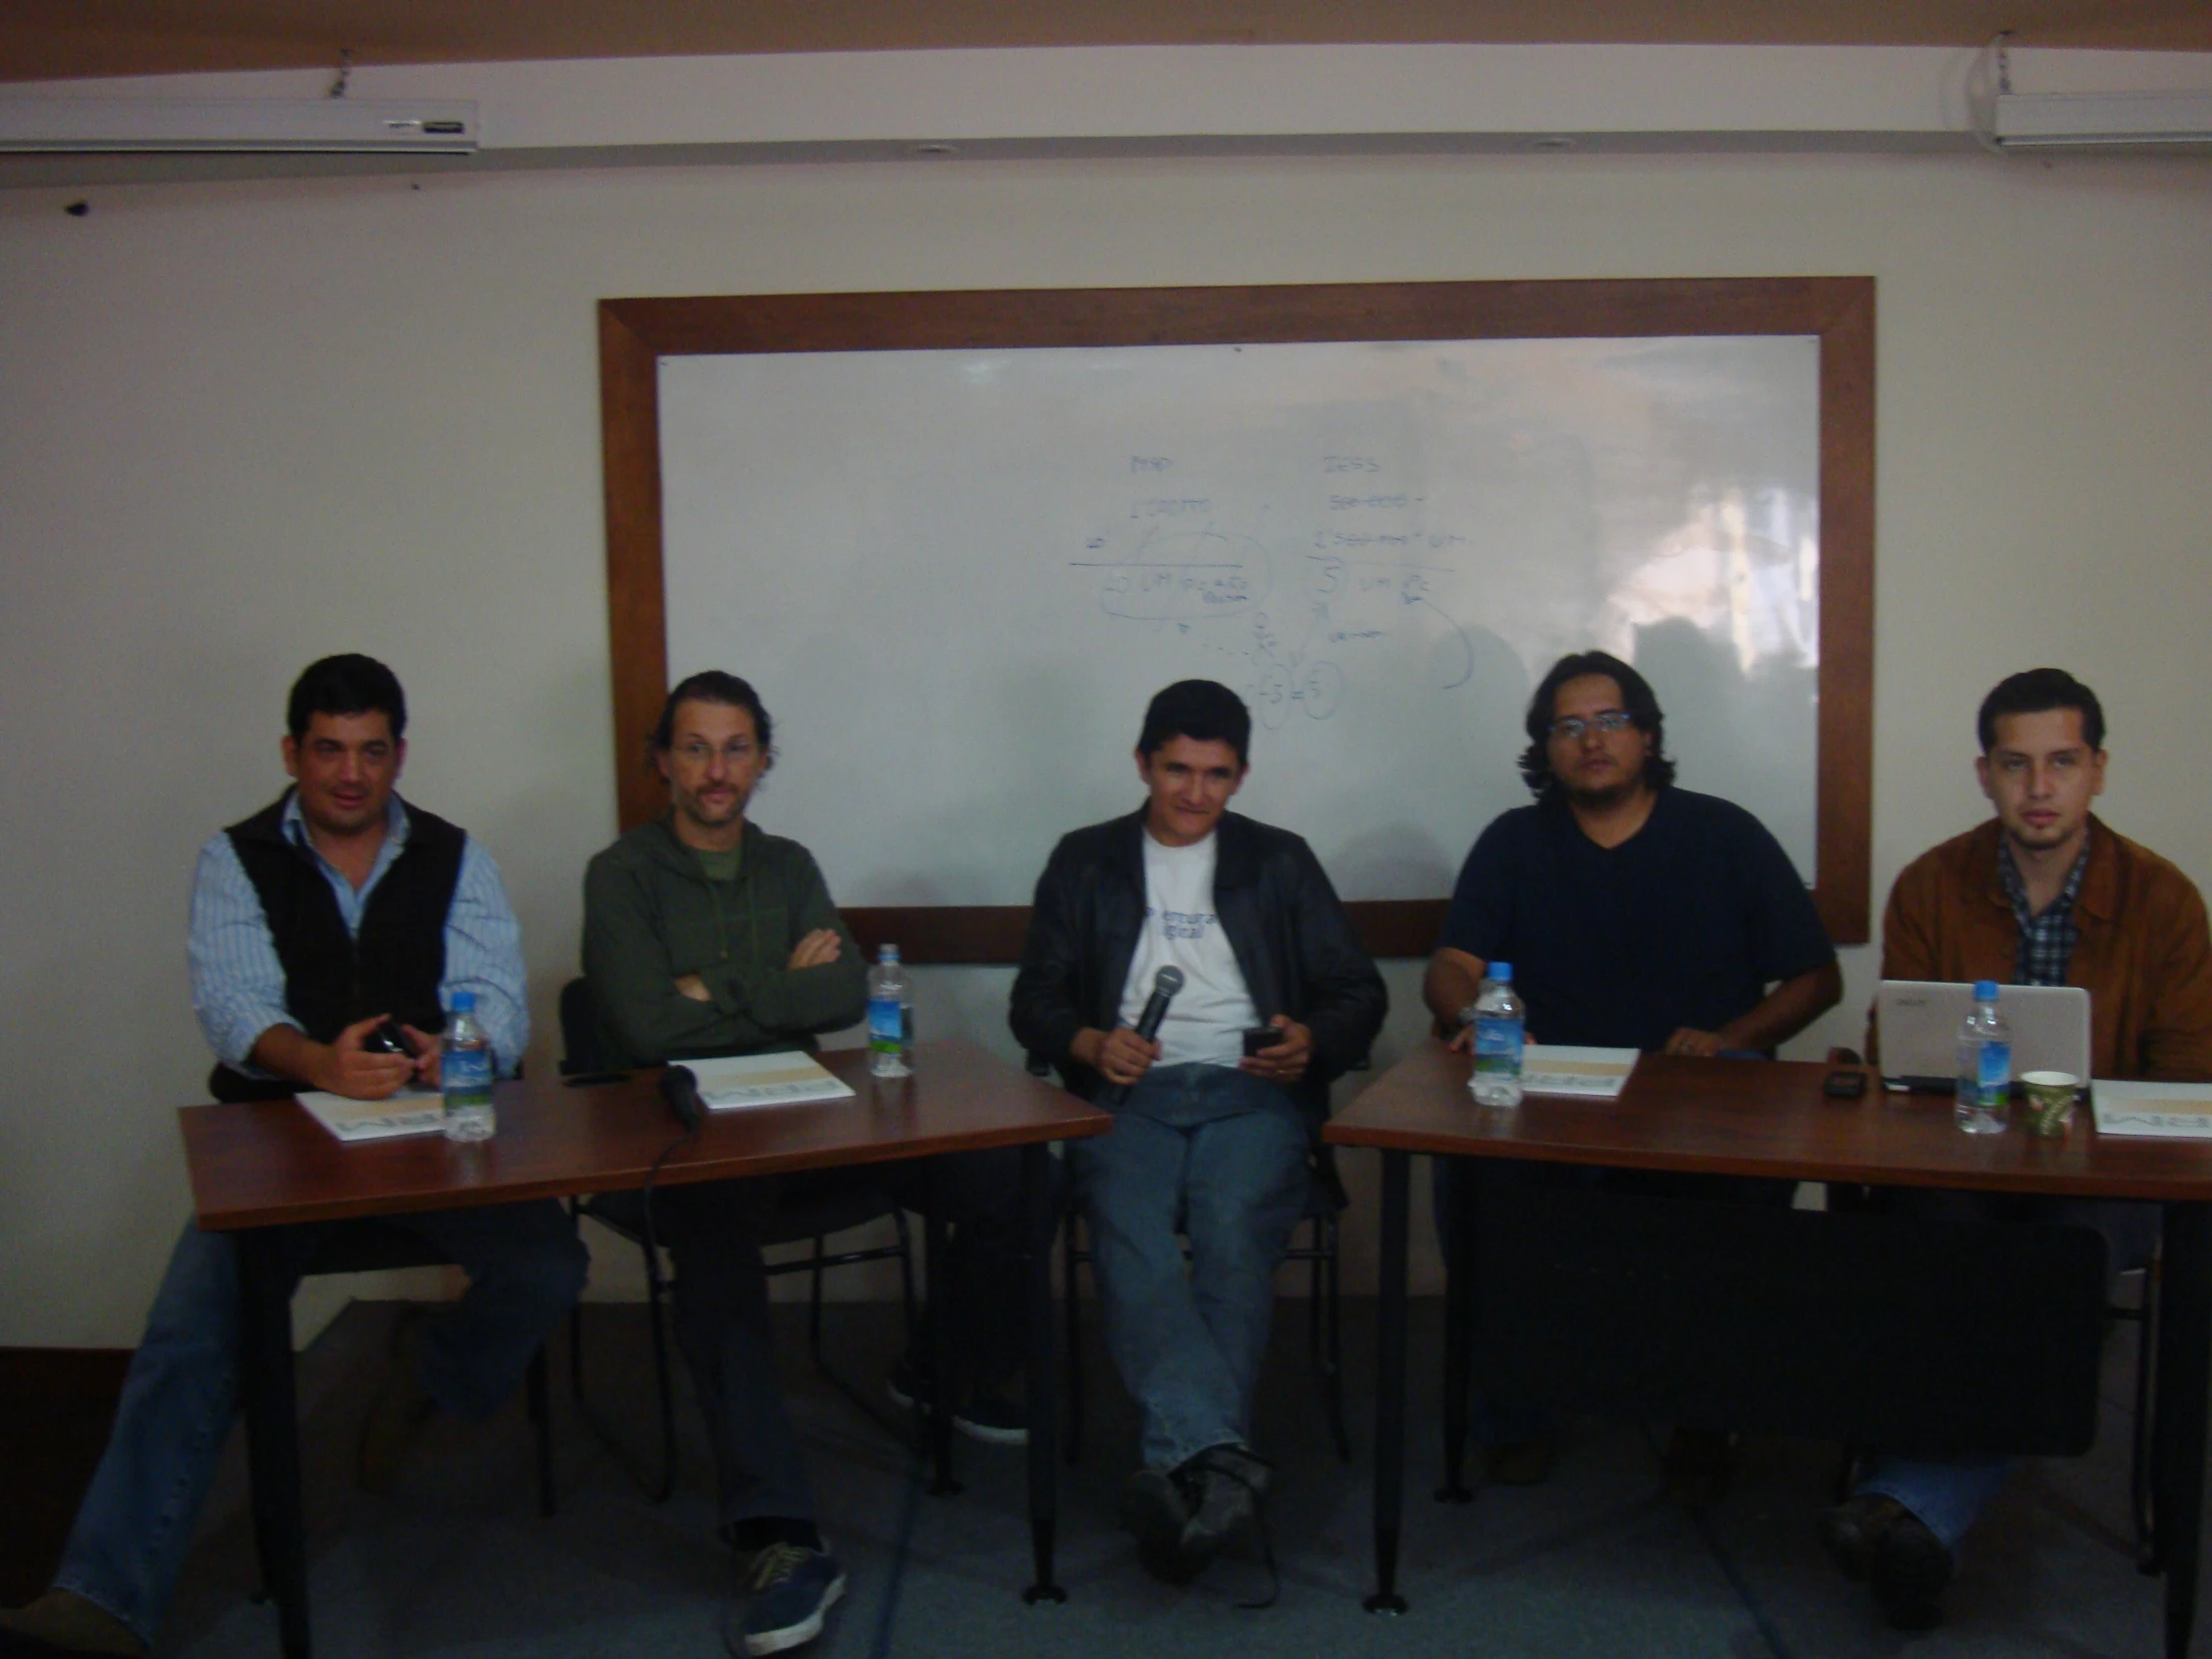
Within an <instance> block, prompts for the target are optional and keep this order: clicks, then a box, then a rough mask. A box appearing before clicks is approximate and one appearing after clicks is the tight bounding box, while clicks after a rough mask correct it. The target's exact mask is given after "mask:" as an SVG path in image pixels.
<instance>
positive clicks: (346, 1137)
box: [299, 1092, 445, 1141]
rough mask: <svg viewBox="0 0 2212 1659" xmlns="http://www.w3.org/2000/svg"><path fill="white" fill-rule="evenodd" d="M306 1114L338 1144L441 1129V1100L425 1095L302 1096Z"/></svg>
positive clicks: (428, 1132) (381, 1139)
mask: <svg viewBox="0 0 2212 1659" xmlns="http://www.w3.org/2000/svg"><path fill="white" fill-rule="evenodd" d="M299 1104H300V1105H302V1106H304V1107H306V1109H307V1115H308V1116H309V1117H311V1118H313V1119H314V1120H315V1122H317V1123H319V1124H321V1125H322V1127H323V1128H325V1129H327V1130H329V1131H330V1133H331V1134H333V1135H335V1136H336V1137H337V1138H338V1139H339V1140H341V1141H388V1140H391V1139H393V1138H394V1137H396V1136H400V1135H436V1134H441V1133H443V1132H444V1129H445V1101H444V1099H443V1098H442V1097H441V1096H438V1095H434V1094H426V1093H419V1092H416V1093H405V1094H395V1095H392V1096H391V1097H390V1098H388V1099H385V1100H348V1099H346V1098H345V1096H343V1095H341V1094H322V1093H319V1092H315V1093H307V1094H302V1095H301V1096H300V1097H299Z"/></svg>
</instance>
